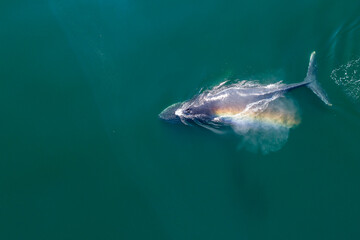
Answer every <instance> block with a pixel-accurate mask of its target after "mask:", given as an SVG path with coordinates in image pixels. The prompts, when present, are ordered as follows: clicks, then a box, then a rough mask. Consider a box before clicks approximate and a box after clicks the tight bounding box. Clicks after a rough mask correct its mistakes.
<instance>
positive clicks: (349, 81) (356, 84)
mask: <svg viewBox="0 0 360 240" xmlns="http://www.w3.org/2000/svg"><path fill="white" fill-rule="evenodd" d="M330 77H331V79H332V80H333V81H334V82H335V83H336V84H337V85H338V86H340V87H341V88H342V89H343V90H344V92H345V93H346V95H347V96H348V97H350V98H351V99H352V100H353V101H355V102H359V101H360V58H358V59H355V60H351V61H349V62H348V63H346V64H344V65H341V66H340V67H338V68H335V69H334V70H333V71H332V72H331V75H330Z"/></svg>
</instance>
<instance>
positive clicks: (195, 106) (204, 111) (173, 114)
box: [159, 97, 212, 125]
mask: <svg viewBox="0 0 360 240" xmlns="http://www.w3.org/2000/svg"><path fill="white" fill-rule="evenodd" d="M211 116H212V111H211V107H210V106H209V104H204V103H203V102H201V103H200V102H199V99H198V98H196V97H194V98H193V99H191V100H188V101H185V102H180V103H175V104H173V105H171V106H169V107H167V108H165V109H164V110H163V111H162V112H161V113H160V114H159V117H160V118H161V119H162V120H165V121H166V122H170V123H183V124H185V125H188V124H190V125H191V123H193V122H198V121H208V120H209V119H210V118H211Z"/></svg>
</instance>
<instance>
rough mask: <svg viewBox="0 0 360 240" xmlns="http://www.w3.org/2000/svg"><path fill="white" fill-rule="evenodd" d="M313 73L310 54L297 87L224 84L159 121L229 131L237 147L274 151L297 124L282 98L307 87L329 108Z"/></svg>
mask: <svg viewBox="0 0 360 240" xmlns="http://www.w3.org/2000/svg"><path fill="white" fill-rule="evenodd" d="M316 72H317V67H316V59H315V52H313V53H312V54H311V56H310V61H309V67H308V72H307V76H306V78H305V79H304V81H302V82H300V83H294V84H288V85H287V84H283V83H282V82H278V83H274V84H270V85H261V84H259V83H256V82H251V81H241V82H236V83H232V84H228V83H227V82H223V83H221V84H219V85H218V86H215V87H213V88H211V89H208V90H205V91H203V92H201V93H199V94H198V95H196V96H194V97H193V98H192V99H190V100H188V101H185V102H180V103H175V104H173V105H171V106H169V107H167V108H166V109H165V110H163V111H162V112H161V113H160V114H159V117H160V118H161V119H163V120H165V121H167V122H171V123H182V124H185V125H199V126H201V127H204V128H207V129H209V130H211V131H213V132H215V133H224V132H227V131H228V129H229V128H230V129H232V130H233V131H234V132H235V133H237V134H238V135H240V136H242V142H241V144H240V145H239V146H240V147H245V148H247V149H248V150H251V151H257V150H260V151H261V152H263V153H267V152H270V151H276V150H278V149H280V148H281V146H282V145H283V144H284V143H285V142H286V140H287V138H288V132H289V129H290V128H292V127H294V126H296V125H298V124H299V122H300V118H299V116H298V113H297V111H296V107H295V105H294V103H293V101H292V100H291V99H290V98H286V97H285V93H286V92H288V91H290V90H292V89H296V88H299V87H302V86H307V87H308V88H310V89H311V90H312V91H313V92H314V93H315V94H316V95H317V96H318V97H319V98H320V99H321V100H322V101H323V102H324V103H325V104H327V105H329V106H331V103H330V102H329V100H328V98H327V96H326V93H325V92H324V91H323V90H322V88H321V87H320V85H319V83H318V82H317V79H316Z"/></svg>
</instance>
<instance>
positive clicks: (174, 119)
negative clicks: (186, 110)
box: [159, 102, 183, 123]
mask: <svg viewBox="0 0 360 240" xmlns="http://www.w3.org/2000/svg"><path fill="white" fill-rule="evenodd" d="M182 105H183V103H181V102H179V103H174V104H173V105H171V106H169V107H167V108H165V109H164V110H163V111H162V112H161V113H160V114H159V118H160V119H162V120H164V121H166V122H169V123H181V120H180V117H179V116H178V115H176V111H178V110H179V109H181V106H182Z"/></svg>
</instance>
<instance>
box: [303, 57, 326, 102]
mask: <svg viewBox="0 0 360 240" xmlns="http://www.w3.org/2000/svg"><path fill="white" fill-rule="evenodd" d="M315 55H316V53H315V51H314V52H312V53H311V56H310V61H309V67H308V71H307V75H306V78H305V82H308V84H307V86H308V87H309V88H310V89H311V90H312V91H313V92H314V93H315V94H316V95H317V96H318V97H319V98H320V99H321V100H322V101H323V102H324V103H325V104H326V105H328V106H332V104H331V103H330V101H329V99H328V97H327V95H326V92H325V91H324V90H323V89H322V88H321V86H320V84H319V82H318V81H317V66H316V56H315Z"/></svg>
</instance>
